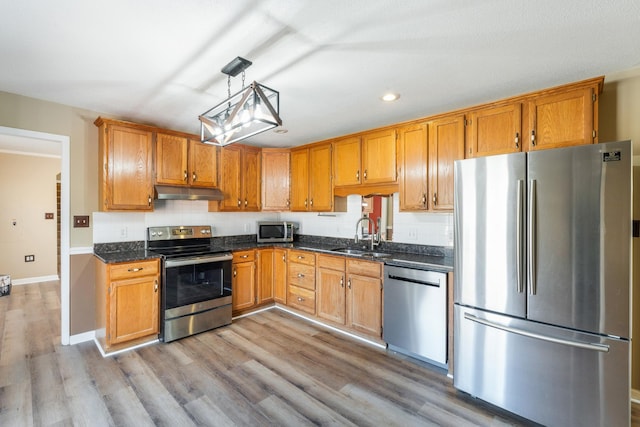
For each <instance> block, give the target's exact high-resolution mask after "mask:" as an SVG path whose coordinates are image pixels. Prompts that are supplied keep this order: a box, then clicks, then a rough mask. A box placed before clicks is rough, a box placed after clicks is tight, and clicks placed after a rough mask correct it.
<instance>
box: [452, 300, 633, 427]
mask: <svg viewBox="0 0 640 427" xmlns="http://www.w3.org/2000/svg"><path fill="white" fill-rule="evenodd" d="M454 341H455V342H454V348H455V352H454V366H455V374H454V379H453V384H454V386H455V387H456V388H458V389H460V390H462V391H465V392H467V393H469V394H471V395H473V396H475V397H478V398H480V399H482V400H485V401H487V402H489V403H492V404H494V405H497V406H499V407H501V408H504V409H506V410H508V411H511V412H514V413H516V414H518V415H521V416H523V417H525V418H528V419H531V420H533V421H536V422H538V423H541V424H544V425H553V426H578V425H585V426H586V425H589V426H591V425H602V426H605V425H606V426H614V425H615V426H624V425H629V422H630V403H629V402H630V400H629V399H630V395H629V393H630V391H629V390H630V388H629V387H630V384H629V374H628V373H629V348H630V347H629V342H628V341H626V340H620V339H613V338H607V337H602V336H599V335H594V334H587V333H582V332H576V331H571V330H567V329H563V328H558V327H554V326H548V325H542V324H539V323H535V322H531V321H527V320H522V319H515V318H511V317H507V316H501V315H496V314H492V313H487V312H483V311H480V310H474V309H471V308H466V307H463V306H459V305H455V306H454Z"/></svg>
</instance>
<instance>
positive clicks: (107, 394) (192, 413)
mask: <svg viewBox="0 0 640 427" xmlns="http://www.w3.org/2000/svg"><path fill="white" fill-rule="evenodd" d="M59 317H60V307H59V285H58V283H56V282H47V283H40V284H32V285H25V286H14V288H13V290H12V293H11V295H10V296H6V297H1V298H0V426H31V425H38V426H40V425H78V426H83V425H85V426H101V425H122V426H145V425H163V426H191V425H215V426H231V425H246V426H262V425H292V426H305V425H340V426H342V425H358V426H367V425H371V426H396V425H397V426H421V425H450V426H477V425H480V426H488V425H491V426H506V425H526V424H527V423H526V421H525V420H523V419H521V418H517V417H514V416H512V415H510V414H508V413H506V412H504V411H501V410H499V409H496V408H494V407H490V406H489V405H486V404H483V403H482V402H480V401H477V400H475V399H473V398H470V397H469V396H466V395H464V394H462V393H458V392H456V391H455V389H453V387H452V385H451V380H450V379H449V378H447V377H446V375H445V373H444V372H443V371H442V370H439V369H437V368H433V367H431V366H430V365H426V364H420V363H414V362H412V361H409V360H406V358H404V357H398V356H396V355H392V354H387V353H386V351H385V350H381V349H378V348H375V347H372V346H369V345H367V344H363V343H361V342H359V341H356V340H353V339H351V338H348V337H345V336H343V335H341V334H338V333H335V332H332V331H330V330H327V329H325V328H322V327H320V326H317V325H314V324H311V323H309V322H307V321H305V320H302V319H299V318H297V317H295V316H293V315H291V314H289V313H286V312H283V311H281V310H277V309H274V310H269V311H266V312H262V313H259V314H256V315H253V316H249V317H244V318H241V319H237V320H236V321H234V323H233V324H232V325H230V326H228V327H224V328H220V329H217V330H214V331H209V332H206V333H202V334H199V335H196V336H193V337H189V338H185V339H182V340H179V341H175V342H173V343H169V344H162V343H158V344H153V345H150V346H147V347H143V348H139V349H137V350H132V351H128V352H125V353H121V354H119V355H116V356H112V357H108V358H102V357H101V355H100V353H99V351H98V350H97V348H96V347H95V345H94V344H93V343H92V342H88V343H83V344H78V345H75V346H62V345H60V343H59V341H60V339H59V331H60V324H59ZM636 409H637V408H636V407H635V405H634V416H635V414H636Z"/></svg>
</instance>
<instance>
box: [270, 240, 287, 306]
mask: <svg viewBox="0 0 640 427" xmlns="http://www.w3.org/2000/svg"><path fill="white" fill-rule="evenodd" d="M273 300H274V301H275V302H279V303H281V304H286V303H287V250H286V249H279V248H276V249H274V250H273Z"/></svg>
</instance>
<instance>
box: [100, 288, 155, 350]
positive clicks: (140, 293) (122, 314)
mask: <svg viewBox="0 0 640 427" xmlns="http://www.w3.org/2000/svg"><path fill="white" fill-rule="evenodd" d="M158 295H159V292H158V276H143V277H136V278H132V279H124V280H118V281H112V282H111V286H110V294H109V314H108V315H109V316H110V319H109V332H108V333H109V336H108V337H107V341H108V342H109V344H110V345H111V344H117V343H120V342H125V341H129V340H133V339H136V338H140V337H145V336H147V335H153V334H157V333H158V332H159V326H160V321H159V317H158V307H159V302H160V300H159V298H158Z"/></svg>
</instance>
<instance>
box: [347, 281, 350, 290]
mask: <svg viewBox="0 0 640 427" xmlns="http://www.w3.org/2000/svg"><path fill="white" fill-rule="evenodd" d="M347 287H348V288H349V289H351V279H349V280H347Z"/></svg>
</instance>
